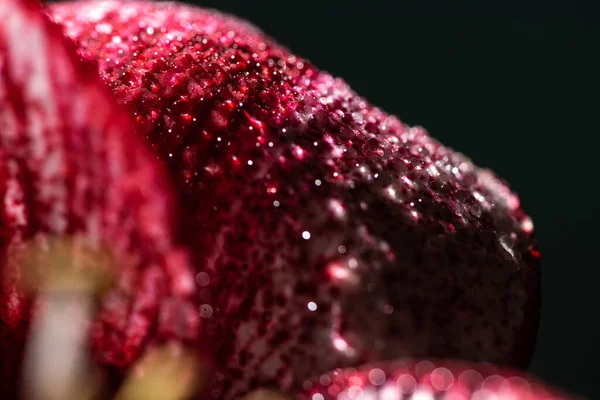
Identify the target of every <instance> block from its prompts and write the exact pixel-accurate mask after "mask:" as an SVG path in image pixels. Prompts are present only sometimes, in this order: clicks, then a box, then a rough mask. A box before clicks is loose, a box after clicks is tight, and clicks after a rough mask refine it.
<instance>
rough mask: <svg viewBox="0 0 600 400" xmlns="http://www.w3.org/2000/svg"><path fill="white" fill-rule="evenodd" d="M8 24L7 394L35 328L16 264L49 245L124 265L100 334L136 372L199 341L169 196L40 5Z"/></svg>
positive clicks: (2, 67) (11, 9) (4, 122)
mask: <svg viewBox="0 0 600 400" xmlns="http://www.w3.org/2000/svg"><path fill="white" fill-rule="evenodd" d="M0 21H1V22H0V161H1V167H2V169H1V170H0V178H1V182H0V183H1V184H2V185H1V186H0V188H1V189H2V195H3V199H4V201H3V214H2V217H3V219H2V237H3V240H2V242H1V244H2V252H3V254H2V255H4V256H5V257H8V261H7V263H6V264H5V265H4V266H3V270H2V274H3V281H2V282H3V284H2V288H1V290H0V304H2V308H1V309H0V321H1V324H0V341H1V343H0V346H1V349H2V357H3V361H2V368H3V370H2V373H3V374H2V377H0V380H1V382H2V383H6V382H9V381H10V380H9V378H8V377H7V375H14V374H16V373H17V372H16V371H18V367H16V366H15V365H10V364H7V360H6V358H5V357H7V355H8V354H12V355H13V356H14V357H16V358H15V360H16V359H18V357H19V355H18V353H19V349H18V347H19V346H22V341H19V340H15V339H16V338H19V337H20V338H22V337H23V336H24V335H23V332H24V331H25V330H26V326H27V321H28V318H29V303H28V302H29V300H28V299H27V297H26V296H24V295H23V294H22V293H21V292H20V291H19V287H18V285H19V284H20V282H19V281H20V280H21V279H22V277H21V275H22V271H20V270H19V268H20V267H19V266H17V265H14V262H13V260H12V258H11V254H12V253H13V252H14V251H15V250H16V249H17V248H19V247H22V246H23V243H24V241H26V240H29V239H32V238H36V240H39V239H40V235H41V236H42V237H43V235H44V234H52V235H77V236H83V237H85V239H86V241H87V242H88V243H91V244H92V245H96V246H99V245H101V244H102V243H108V245H109V247H110V249H111V251H112V252H114V253H115V254H114V255H115V256H116V259H117V262H118V265H117V267H118V271H119V279H118V285H117V287H116V288H115V289H114V290H112V291H111V292H110V293H109V294H108V295H107V296H106V299H105V301H104V302H103V307H102V309H101V314H100V317H99V319H98V320H97V322H96V323H95V325H94V327H93V347H94V349H96V357H97V358H98V359H99V361H101V362H103V363H107V364H111V365H117V366H123V365H128V364H130V363H131V362H132V361H133V360H134V359H135V358H136V357H137V356H138V355H139V353H140V351H141V350H142V349H143V347H144V346H145V344H146V341H147V340H148V339H149V338H150V334H151V333H152V332H154V331H156V332H154V333H152V336H153V337H152V339H153V340H160V339H167V338H174V339H182V340H195V339H196V334H197V324H198V321H197V318H196V315H197V313H196V311H195V308H194V306H193V305H192V303H191V302H190V300H189V299H190V296H191V294H192V291H193V276H194V275H193V273H192V269H191V268H190V265H189V263H188V260H187V256H186V253H185V252H183V251H182V250H181V249H180V248H178V245H177V243H176V242H175V241H174V234H173V232H174V223H175V221H174V218H173V213H172V211H173V209H172V208H173V201H172V196H171V192H170V187H169V185H168V184H167V181H166V179H165V176H164V174H163V173H162V171H161V170H160V168H159V165H158V164H157V163H156V161H155V160H154V159H153V157H152V156H151V155H150V153H149V152H148V151H147V150H146V148H145V145H144V144H143V142H141V141H140V140H139V139H138V137H137V135H135V134H133V133H132V131H134V130H135V128H134V123H133V121H132V120H131V119H130V117H129V116H128V115H127V113H125V112H123V111H122V110H121V108H120V107H119V106H117V105H116V103H115V101H114V99H113V98H112V96H111V95H110V93H109V92H108V91H107V90H106V88H105V87H104V85H103V84H102V83H101V82H100V80H99V78H98V74H97V72H96V71H95V70H94V69H93V68H89V66H86V65H84V64H82V63H81V61H80V60H79V58H78V56H77V55H76V53H75V51H74V49H73V46H72V44H71V43H69V42H68V41H67V40H65V38H64V36H63V34H62V31H61V28H60V27H59V26H58V25H56V24H54V23H52V22H50V21H49V20H48V19H47V17H46V15H45V14H44V13H42V12H41V8H40V7H39V5H38V4H37V3H36V2H34V1H30V0H23V1H18V0H9V1H3V2H2V6H1V7H0ZM131 255H133V256H134V258H132V257H131ZM126 262H127V263H126ZM173 304H177V306H176V307H174V306H173ZM106 342H110V343H111V345H110V346H106ZM11 349H16V351H12V350H11ZM108 350H110V352H108Z"/></svg>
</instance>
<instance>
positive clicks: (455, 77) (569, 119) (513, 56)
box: [198, 0, 600, 398]
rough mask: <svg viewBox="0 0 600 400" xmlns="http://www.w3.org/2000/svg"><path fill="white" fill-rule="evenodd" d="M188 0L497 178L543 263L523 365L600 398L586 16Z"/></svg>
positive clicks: (570, 9)
mask: <svg viewBox="0 0 600 400" xmlns="http://www.w3.org/2000/svg"><path fill="white" fill-rule="evenodd" d="M198 3H199V4H203V5H206V6H209V7H214V8H218V9H221V10H225V11H229V12H232V13H234V14H237V15H238V16H241V17H244V18H247V19H249V20H251V21H252V22H254V23H255V24H256V25H258V26H260V27H261V28H262V29H263V30H265V31H266V32H267V33H269V34H270V35H272V36H274V37H275V38H276V39H277V40H278V41H279V42H280V43H282V44H284V45H286V46H287V47H289V48H290V49H292V50H293V51H294V52H296V53H298V54H301V55H302V56H304V57H306V58H308V59H310V60H311V61H313V63H315V64H316V65H317V66H319V67H320V68H322V69H325V70H328V71H330V72H331V73H333V74H334V75H337V76H340V77H343V78H344V79H345V80H346V81H347V82H348V83H349V84H350V85H351V86H352V87H353V88H354V89H355V90H356V91H357V92H358V93H360V94H362V95H364V96H366V97H367V98H368V99H369V100H370V101H371V102H372V103H374V104H375V105H378V106H380V107H382V108H383V109H385V110H386V111H388V112H390V113H393V114H396V115H398V116H399V117H400V118H401V119H402V120H404V121H405V122H407V123H410V124H413V125H415V124H416V125H423V126H425V127H426V128H427V129H428V130H429V131H430V133H431V134H432V135H433V136H434V137H436V138H438V139H439V140H440V141H442V142H443V143H444V144H447V145H449V146H450V147H453V148H454V149H456V150H459V151H461V152H463V153H465V154H467V155H469V156H470V157H471V158H472V159H473V160H474V162H475V163H477V164H479V165H482V166H486V167H490V168H492V169H493V170H495V171H496V172H497V173H498V174H499V175H500V176H502V177H503V178H505V179H506V180H508V181H509V182H510V183H511V186H512V187H513V189H514V190H515V191H516V192H517V193H518V194H519V195H520V198H521V201H522V204H523V206H524V208H525V210H526V211H527V212H528V213H529V214H530V215H531V216H532V217H533V219H534V223H535V228H536V232H537V237H538V239H539V242H540V245H541V249H542V252H543V256H544V259H543V282H542V285H543V308H542V326H541V330H540V335H539V343H538V347H537V351H536V354H535V359H534V361H533V363H532V365H531V371H532V372H534V373H536V374H538V375H539V376H541V377H543V378H544V379H546V380H547V381H548V382H550V383H553V384H558V385H562V386H563V387H565V388H567V389H570V390H572V391H575V392H577V393H579V394H582V395H585V396H587V397H590V398H600V365H599V363H600V346H599V345H598V342H599V341H600V327H599V326H598V324H597V323H596V318H597V317H598V316H599V315H600V313H598V309H597V305H600V293H599V290H598V284H597V278H598V276H599V272H598V269H599V268H600V263H599V262H598V261H597V257H596V255H597V254H598V252H600V247H596V246H598V243H597V239H598V234H597V227H598V225H599V224H600V218H599V217H598V213H599V212H600V206H599V202H598V198H597V196H596V191H597V186H598V183H597V176H598V174H597V172H596V169H597V164H598V161H599V160H600V147H599V146H598V144H597V140H596V136H597V135H598V133H599V132H598V121H597V119H596V118H594V119H592V117H593V111H595V110H596V109H597V104H593V101H596V100H597V97H596V96H597V94H598V87H597V85H593V84H592V74H593V72H595V71H597V70H598V69H597V65H594V62H593V61H595V60H593V55H594V53H597V50H598V47H597V46H596V44H597V41H596V40H595V39H594V34H595V33H596V32H592V30H593V29H594V30H595V28H594V27H593V24H592V21H591V20H590V21H588V20H586V14H587V16H592V15H593V14H592V12H591V10H583V9H577V8H576V7H577V6H575V5H573V4H572V3H568V4H569V5H568V6H567V3H566V2H564V4H562V5H559V6H554V7H551V6H550V5H548V4H545V5H544V7H540V8H537V7H531V10H528V9H527V7H526V6H524V5H521V6H519V7H518V8H514V9H509V8H508V7H504V9H498V10H475V9H472V8H470V7H466V6H463V7H461V8H460V9H458V8H456V9H449V8H448V9H441V8H440V5H439V4H436V3H428V2H421V3H420V4H419V5H418V6H414V7H411V6H410V5H408V4H407V3H406V2H399V3H394V2H393V1H388V2H384V1H371V2H356V3H353V2H351V1H349V0H347V1H337V0H322V1H321V2H298V3H296V2H285V1H280V2H274V1H252V0H244V1H236V0H220V1H199V2H198ZM439 3H442V2H439ZM593 95H595V96H594V97H592V96H593ZM594 116H595V115H594Z"/></svg>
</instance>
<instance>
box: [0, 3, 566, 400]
mask: <svg viewBox="0 0 600 400" xmlns="http://www.w3.org/2000/svg"><path fill="white" fill-rule="evenodd" d="M48 16H49V17H50V18H48ZM51 20H53V21H52V22H51ZM348 40H351V38H349V39H348ZM348 62H352V60H348ZM372 62H374V63H382V69H381V71H382V73H381V75H380V76H373V77H365V79H371V80H372V81H373V84H385V81H386V79H393V75H390V72H389V70H388V69H387V67H386V68H384V67H383V64H384V63H385V57H384V56H383V55H381V57H378V56H377V55H373V60H372ZM467 122H468V121H467ZM0 193H1V194H2V196H3V199H4V201H3V203H2V207H3V208H2V214H1V216H0V218H1V224H0V228H1V233H2V235H1V238H0V248H1V250H2V256H3V263H2V269H1V273H2V275H1V279H2V281H1V285H0V393H1V398H2V399H4V398H6V399H13V398H22V397H24V398H31V399H48V400H50V399H52V400H54V399H71V398H77V399H92V398H116V399H119V400H130V399H157V400H158V399H187V398H207V399H211V398H212V399H224V400H227V399H239V398H242V397H244V396H246V397H244V398H246V399H247V400H253V399H254V400H256V399H265V400H266V399H286V398H288V397H287V396H292V397H291V398H298V399H307V400H308V399H310V400H325V399H340V400H342V399H385V400H388V399H389V400H391V399H402V398H407V399H408V398H414V399H434V398H445V399H468V398H473V399H548V398H571V397H566V396H564V395H562V394H558V392H556V391H554V390H553V389H550V388H548V387H545V386H544V385H543V384H542V383H540V382H537V381H536V380H535V379H534V378H531V377H527V376H525V375H522V374H520V373H518V372H514V371H513V370H512V369H511V368H526V367H527V365H528V363H529V360H530V358H531V355H532V352H533V348H534V345H535V339H536V335H537V327H538V322H539V312H540V290H539V289H540V288H539V282H540V281H539V280H540V266H539V262H540V254H539V252H538V249H537V245H536V242H535V239H534V238H533V236H532V231H533V223H532V221H531V219H530V218H529V217H528V216H527V215H526V214H525V213H524V212H523V211H522V210H521V208H520V206H519V200H518V198H517V196H516V195H515V194H513V193H512V192H511V191H510V190H509V188H508V187H507V186H506V184H505V183H504V182H502V181H501V180H500V179H498V178H497V177H495V176H494V174H493V173H492V172H490V171H487V170H483V169H479V168H478V167H476V166H474V165H473V164H472V163H471V162H470V161H469V160H468V159H467V158H465V157H464V156H462V155H461V154H458V153H455V152H453V151H452V150H450V149H448V148H447V147H444V146H442V145H441V144H440V143H438V142H436V141H435V140H434V139H432V138H431V137H430V136H429V135H428V134H427V132H425V130H424V129H422V128H419V127H409V126H407V125H405V124H403V123H402V122H400V121H399V120H398V119H397V118H395V117H393V116H390V115H388V114H386V113H384V112H383V111H382V110H380V109H378V108H376V107H374V106H372V105H370V104H369V103H368V102H367V101H366V100H365V99H364V98H361V97H360V96H358V95H357V94H355V93H354V92H353V91H352V90H351V89H350V88H348V86H347V85H346V84H345V83H344V82H343V81H342V80H340V79H335V78H333V77H331V76H330V75H329V74H327V73H325V72H323V71H320V70H318V69H317V68H316V67H314V66H313V65H312V64H310V62H308V61H307V60H304V59H302V58H300V57H298V56H296V55H293V54H292V53H290V52H289V51H288V50H287V49H285V48H283V47H281V46H280V45H278V44H277V43H275V42H274V41H273V40H272V39H270V38H268V37H267V36H265V35H264V34H263V33H262V32H261V31H259V30H258V29H256V28H254V27H253V26H251V25H248V24H247V23H245V22H243V21H240V20H238V19H236V18H234V17H231V16H228V15H224V14H220V13H217V12H214V11H209V10H203V9H199V8H194V7H191V6H185V5H180V4H177V3H145V2H116V1H103V2H90V1H84V2H75V3H58V4H51V5H48V9H46V10H44V11H43V10H42V9H41V7H40V6H39V5H38V4H37V3H35V2H34V1H33V0H0ZM419 359H420V360H421V361H419ZM443 359H455V360H456V359H462V360H465V361H443ZM373 363H374V364H373ZM488 363H494V364H497V365H503V366H506V368H508V369H506V368H504V367H502V368H500V369H497V368H496V367H493V366H492V365H491V364H488ZM330 371H332V372H330ZM261 387H263V388H269V389H261V390H259V391H258V392H254V393H251V392H252V391H253V390H254V389H258V388H261ZM270 388H276V389H277V390H284V391H286V392H287V393H289V394H290V395H287V394H286V395H283V394H278V392H276V391H271V390H270Z"/></svg>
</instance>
